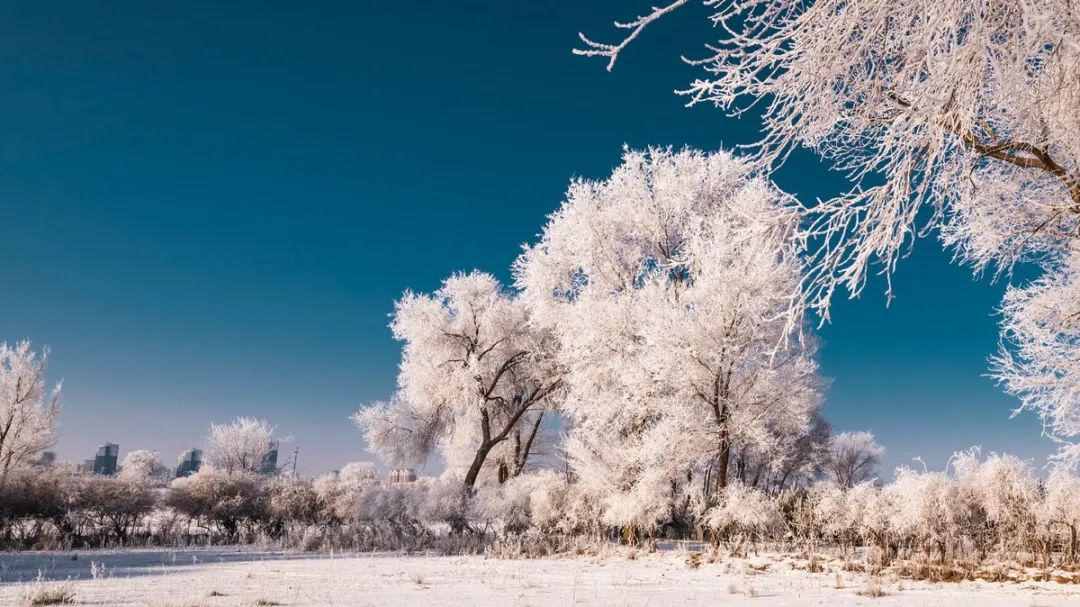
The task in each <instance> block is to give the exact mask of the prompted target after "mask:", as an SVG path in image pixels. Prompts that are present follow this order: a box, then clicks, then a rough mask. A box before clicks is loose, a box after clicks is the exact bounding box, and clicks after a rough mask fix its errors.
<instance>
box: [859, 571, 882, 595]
mask: <svg viewBox="0 0 1080 607" xmlns="http://www.w3.org/2000/svg"><path fill="white" fill-rule="evenodd" d="M855 594H857V595H859V596H865V597H869V598H872V599H879V598H881V597H883V596H885V595H886V594H888V593H886V592H885V589H884V588H882V587H881V579H880V578H878V577H877V576H876V575H872V576H870V577H868V578H866V585H865V586H863V587H862V589H860V590H857V591H856V592H855Z"/></svg>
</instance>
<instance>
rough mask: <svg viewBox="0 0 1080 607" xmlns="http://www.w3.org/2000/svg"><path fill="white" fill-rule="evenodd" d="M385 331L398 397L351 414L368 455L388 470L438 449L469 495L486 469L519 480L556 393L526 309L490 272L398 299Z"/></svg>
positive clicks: (555, 371) (547, 357) (544, 348)
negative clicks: (393, 355) (396, 361)
mask: <svg viewBox="0 0 1080 607" xmlns="http://www.w3.org/2000/svg"><path fill="white" fill-rule="evenodd" d="M390 326H391V329H392V330H393V333H394V337H395V338H397V339H398V340H400V341H402V342H404V347H403V351H402V357H401V367H400V374H399V376H398V385H399V390H398V393H397V394H396V395H395V396H394V398H393V399H392V400H391V401H390V402H388V403H381V404H376V405H374V406H371V407H368V408H365V409H361V410H360V411H358V412H357V413H356V414H355V415H354V416H353V419H354V421H355V422H356V423H357V424H358V425H359V426H360V428H361V430H362V431H363V432H364V435H365V438H366V440H367V444H368V446H369V448H370V449H372V450H373V451H374V452H375V453H377V454H378V455H379V456H380V457H382V458H383V459H385V460H387V461H388V462H390V463H392V464H394V465H398V464H416V463H419V462H421V461H423V460H425V459H426V458H427V457H429V456H430V455H431V454H432V452H433V451H435V450H438V451H439V453H440V454H441V455H442V456H443V458H444V459H445V461H446V463H447V466H448V469H449V472H450V473H451V474H459V473H460V475H461V476H462V479H463V482H464V484H465V486H466V487H469V488H472V487H473V486H475V485H476V483H477V480H478V479H479V478H480V474H481V472H482V471H483V470H485V469H487V470H491V472H492V474H493V475H494V477H495V478H497V479H498V480H499V481H505V480H506V479H507V478H509V477H511V476H516V475H518V474H520V473H521V471H522V470H523V469H524V468H525V465H526V463H527V462H528V458H529V455H530V453H531V452H532V448H533V444H534V441H535V437H536V435H537V433H538V432H539V427H540V423H541V418H542V416H543V415H544V412H545V410H547V409H549V408H550V407H551V406H552V405H553V401H554V399H555V398H556V396H557V393H558V391H559V389H560V386H561V385H562V379H561V372H560V370H559V368H558V367H557V366H556V364H555V360H554V357H553V356H552V354H553V351H552V349H553V343H552V340H551V338H550V336H549V335H548V333H547V332H546V331H543V330H537V329H536V328H535V326H534V325H533V324H532V323H531V322H530V314H529V310H528V308H527V307H526V306H525V305H524V303H523V302H522V301H521V300H520V299H519V298H517V297H515V296H514V295H512V294H511V293H509V292H507V290H506V289H504V288H503V287H502V286H501V285H500V284H499V282H498V281H497V280H496V279H495V278H494V277H493V276H491V275H490V274H485V273H482V272H472V273H469V274H456V275H454V276H451V277H450V278H448V279H447V280H446V281H445V282H444V283H443V285H442V287H441V288H440V289H439V290H438V291H436V292H435V293H433V294H431V295H424V294H417V293H411V292H407V293H405V296H404V297H403V298H402V299H401V300H400V301H398V302H397V304H396V305H395V311H394V319H393V322H392V323H391V325H390Z"/></svg>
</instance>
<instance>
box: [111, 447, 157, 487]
mask: <svg viewBox="0 0 1080 607" xmlns="http://www.w3.org/2000/svg"><path fill="white" fill-rule="evenodd" d="M118 476H119V477H120V478H121V479H123V480H125V481H135V482H143V483H146V482H150V481H153V480H164V479H165V477H166V476H168V469H167V468H166V467H165V466H164V465H162V463H161V457H160V456H159V455H158V453H157V452H156V451H148V450H145V449H136V450H135V451H129V452H128V454H127V455H125V456H124V460H123V461H122V462H120V473H119V474H118Z"/></svg>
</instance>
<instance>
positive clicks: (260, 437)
mask: <svg viewBox="0 0 1080 607" xmlns="http://www.w3.org/2000/svg"><path fill="white" fill-rule="evenodd" d="M273 434H274V428H273V427H272V426H270V424H269V423H268V422H267V421H265V420H261V419H255V418H251V417H238V418H236V419H235V420H233V421H232V422H230V423H227V424H210V435H209V437H207V443H208V445H207V447H208V448H207V450H206V461H207V462H208V463H209V464H210V466H212V467H213V468H214V469H216V470H219V471H221V472H224V473H225V474H238V473H246V472H251V473H256V472H259V471H260V468H261V466H262V463H263V459H264V458H265V457H266V455H267V454H268V453H270V449H271V448H272V437H273Z"/></svg>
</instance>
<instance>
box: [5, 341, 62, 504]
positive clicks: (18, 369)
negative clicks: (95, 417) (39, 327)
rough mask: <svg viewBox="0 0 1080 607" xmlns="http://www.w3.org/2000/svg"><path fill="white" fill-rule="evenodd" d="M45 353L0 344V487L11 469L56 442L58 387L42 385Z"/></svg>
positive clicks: (24, 344) (27, 344) (26, 344)
mask: <svg viewBox="0 0 1080 607" xmlns="http://www.w3.org/2000/svg"><path fill="white" fill-rule="evenodd" d="M47 362H48V350H42V351H41V352H40V353H39V352H35V351H34V350H32V349H31V347H30V342H28V341H21V342H19V343H17V344H15V346H9V345H8V344H6V343H0V486H3V484H4V482H5V481H6V479H7V475H8V473H9V472H10V471H11V469H12V468H15V467H18V466H21V465H24V464H28V463H30V461H31V460H32V459H33V458H34V456H36V455H37V454H38V453H40V452H41V451H42V450H44V449H47V448H49V447H51V446H52V445H54V444H55V443H56V418H57V416H58V415H59V413H60V386H59V384H58V385H56V386H55V387H54V388H53V389H52V390H49V389H47V388H46V386H45V369H46V366H47V365H46V363H47Z"/></svg>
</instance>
